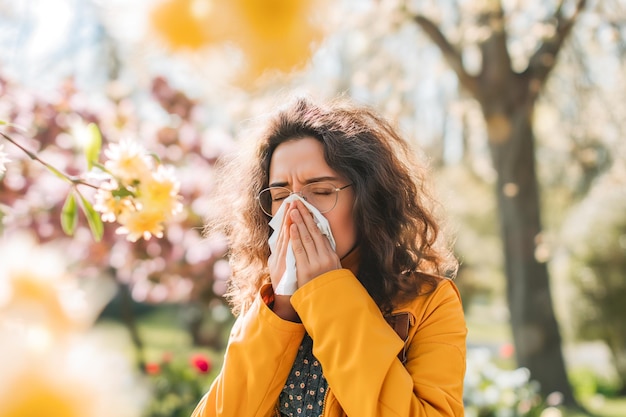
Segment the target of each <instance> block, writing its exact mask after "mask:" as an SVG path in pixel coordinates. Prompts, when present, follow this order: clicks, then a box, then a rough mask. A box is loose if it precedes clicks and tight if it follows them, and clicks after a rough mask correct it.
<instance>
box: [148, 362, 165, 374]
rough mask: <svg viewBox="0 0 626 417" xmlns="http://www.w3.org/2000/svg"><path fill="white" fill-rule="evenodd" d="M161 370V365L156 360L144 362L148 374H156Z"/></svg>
mask: <svg viewBox="0 0 626 417" xmlns="http://www.w3.org/2000/svg"><path fill="white" fill-rule="evenodd" d="M159 372H161V366H160V365H159V364H158V363H156V362H148V363H147V364H146V373H147V374H148V375H157V374H159Z"/></svg>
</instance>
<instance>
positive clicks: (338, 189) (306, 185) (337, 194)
mask: <svg viewBox="0 0 626 417" xmlns="http://www.w3.org/2000/svg"><path fill="white" fill-rule="evenodd" d="M315 184H329V185H332V186H333V187H334V189H333V192H334V193H335V204H333V206H332V207H331V208H329V209H328V210H324V211H321V210H320V213H322V214H324V213H328V212H329V211H331V210H332V209H334V208H335V207H337V202H338V201H339V191H342V190H345V189H346V188H348V187H350V186H351V185H354V183H353V182H351V183H350V184H346V185H344V186H342V187H337V186H336V185H335V184H333V183H332V182H329V181H315V182H311V183H308V184H305V185H304V186H303V187H302V188H305V187H308V186H310V185H315ZM276 188H282V189H284V190H287V191H289V195H288V196H287V197H285V198H289V197H290V196H291V195H292V194H299V195H300V197H302V198H303V199H304V200H305V201H307V199H306V197H305V196H303V195H302V191H291V190H290V189H289V188H287V187H282V186H273V187H267V188H264V189H262V190H261V191H259V193H258V194H257V196H256V200H257V201H258V203H259V207H260V208H261V211H262V212H263V213H264V214H265V215H266V216H269V217H274V215H273V214H269V213H268V212H267V211H265V209H264V208H263V203H262V202H261V194H263V193H264V192H266V191H268V190H272V189H276ZM270 197H271V194H270ZM270 203H271V201H270ZM315 208H317V207H315ZM318 210H319V209H318Z"/></svg>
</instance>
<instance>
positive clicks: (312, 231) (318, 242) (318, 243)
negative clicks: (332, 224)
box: [297, 202, 333, 252]
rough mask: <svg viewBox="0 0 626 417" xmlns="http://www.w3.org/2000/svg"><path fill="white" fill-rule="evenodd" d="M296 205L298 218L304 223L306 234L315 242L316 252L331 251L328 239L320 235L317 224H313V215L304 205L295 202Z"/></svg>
mask: <svg viewBox="0 0 626 417" xmlns="http://www.w3.org/2000/svg"><path fill="white" fill-rule="evenodd" d="M297 203H298V205H297V209H298V212H299V213H300V216H301V217H302V219H303V221H304V224H305V226H306V230H307V232H308V233H309V235H310V236H311V238H312V239H313V241H314V242H315V247H316V251H317V252H320V251H322V250H324V249H328V250H331V251H332V250H333V249H332V246H331V245H330V241H329V240H328V237H327V236H324V234H322V232H321V230H320V229H319V227H318V226H317V223H316V222H315V218H314V217H313V214H311V212H310V211H309V210H308V209H307V208H306V206H305V205H304V204H302V203H301V202H297Z"/></svg>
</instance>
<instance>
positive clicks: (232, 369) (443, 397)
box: [192, 269, 467, 417]
mask: <svg viewBox="0 0 626 417" xmlns="http://www.w3.org/2000/svg"><path fill="white" fill-rule="evenodd" d="M268 292H271V285H270V284H267V285H266V286H264V287H263V288H262V289H261V291H260V294H259V295H258V296H257V298H256V300H255V301H254V303H253V305H252V306H251V308H250V309H249V310H248V311H247V312H245V313H244V314H242V315H240V316H239V317H238V319H237V321H236V322H235V324H234V326H233V329H232V331H231V335H230V340H229V342H228V347H227V349H226V353H225V356H224V365H223V368H222V370H221V372H220V374H219V375H218V377H217V378H216V380H215V381H214V382H213V384H212V386H211V388H210V390H209V392H208V393H207V394H206V395H205V396H204V397H203V398H202V400H201V401H200V403H199V404H198V406H197V407H196V410H195V411H194V413H193V415H192V417H214V416H215V417H217V416H219V417H270V416H273V415H274V413H275V406H276V402H277V400H278V396H279V394H280V392H281V390H282V389H283V386H284V384H285V381H286V380H287V377H288V374H289V372H290V371H291V367H292V365H293V362H294V359H295V357H296V353H297V351H298V347H299V346H300V343H301V341H302V338H303V336H304V332H305V330H306V331H307V332H308V333H309V335H310V336H311V338H312V339H313V341H314V347H313V353H314V355H315V357H316V358H317V359H318V360H319V361H320V363H321V364H322V369H323V372H324V376H325V378H326V380H327V381H328V387H329V388H328V390H327V393H326V398H325V404H324V413H323V416H324V417H338V416H350V417H387V416H398V417H418V416H420V417H426V416H427V417H435V416H437V417H440V416H441V417H443V416H447V417H452V416H459V417H460V416H463V378H464V375H465V338H466V334H467V329H466V327H465V320H464V317H463V310H462V306H461V300H460V297H459V293H458V291H457V289H456V286H455V285H454V283H453V282H452V281H450V280H447V279H442V280H441V281H440V282H439V284H438V286H437V288H435V289H434V291H431V292H429V293H427V294H424V295H420V296H418V297H417V298H416V299H415V300H413V301H412V302H411V303H409V304H408V305H406V306H403V308H401V309H399V310H398V311H408V312H410V313H411V314H410V315H411V316H412V326H411V328H410V330H409V334H408V340H407V341H406V344H407V361H406V364H404V365H403V364H402V363H401V361H400V360H399V359H398V357H397V355H398V353H399V352H400V351H401V350H402V349H403V347H404V346H405V343H404V342H403V341H402V340H401V339H400V337H399V336H398V335H397V334H396V332H395V331H394V330H393V329H392V328H391V326H390V325H389V324H388V323H387V322H386V321H385V319H384V318H383V315H382V314H381V312H380V310H379V309H378V307H377V306H376V304H375V303H374V301H373V300H372V298H371V297H370V296H369V294H368V293H367V291H366V290H365V288H364V287H363V286H362V285H361V283H360V282H359V281H358V279H357V278H356V277H355V276H354V274H353V273H352V272H351V271H350V270H348V269H339V270H335V271H331V272H328V273H326V274H323V275H320V276H319V277H317V278H315V279H314V280H312V281H310V282H309V283H307V284H306V285H304V286H303V287H301V288H299V289H298V290H297V291H296V292H295V293H294V294H293V296H292V298H291V303H292V305H293V306H294V308H295V310H296V311H297V312H298V314H299V316H300V318H301V320H302V324H301V323H292V322H289V321H285V320H282V319H281V318H279V317H278V316H277V315H275V314H274V313H273V312H272V311H271V310H270V308H269V307H268V306H267V305H266V304H265V303H264V302H263V298H262V297H263V295H265V294H267V293H268Z"/></svg>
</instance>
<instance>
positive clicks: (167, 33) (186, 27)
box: [150, 0, 226, 50]
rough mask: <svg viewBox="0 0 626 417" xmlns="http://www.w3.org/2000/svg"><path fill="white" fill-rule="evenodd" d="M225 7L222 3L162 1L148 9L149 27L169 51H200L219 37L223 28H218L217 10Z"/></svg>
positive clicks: (224, 0) (200, 0)
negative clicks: (149, 10) (163, 41)
mask: <svg viewBox="0 0 626 417" xmlns="http://www.w3.org/2000/svg"><path fill="white" fill-rule="evenodd" d="M225 3H226V0H167V1H162V2H161V3H159V4H157V5H156V6H155V8H154V9H152V12H151V13H150V24H151V26H152V28H153V29H154V30H155V31H156V32H157V34H158V35H159V36H160V37H161V38H163V39H164V40H165V42H167V44H168V45H169V47H170V48H172V49H174V50H177V49H185V48H188V49H192V50H195V49H200V48H201V47H203V46H205V45H206V44H207V43H209V42H214V41H216V40H218V39H220V38H221V37H222V36H223V32H224V26H225V25H222V24H221V23H222V22H223V20H221V19H219V17H220V16H221V15H222V13H220V12H219V11H218V8H220V7H221V5H223V4H225ZM222 17H223V16H222ZM209 22H210V23H211V24H208V23H209Z"/></svg>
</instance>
